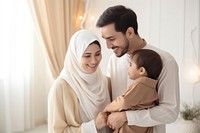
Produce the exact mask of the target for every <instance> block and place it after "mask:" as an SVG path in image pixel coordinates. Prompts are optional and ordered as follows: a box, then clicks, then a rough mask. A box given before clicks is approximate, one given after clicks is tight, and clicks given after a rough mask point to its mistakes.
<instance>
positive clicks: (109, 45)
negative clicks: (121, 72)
mask: <svg viewBox="0 0 200 133" xmlns="http://www.w3.org/2000/svg"><path fill="white" fill-rule="evenodd" d="M106 44H107V48H108V49H111V48H112V47H113V44H112V43H111V42H109V41H106Z"/></svg>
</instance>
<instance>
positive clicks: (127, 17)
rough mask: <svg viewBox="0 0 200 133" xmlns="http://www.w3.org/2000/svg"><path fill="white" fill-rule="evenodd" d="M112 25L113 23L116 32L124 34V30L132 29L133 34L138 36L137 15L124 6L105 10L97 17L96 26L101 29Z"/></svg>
mask: <svg viewBox="0 0 200 133" xmlns="http://www.w3.org/2000/svg"><path fill="white" fill-rule="evenodd" d="M112 23H114V25H115V30H116V31H117V32H122V33H124V34H125V33H126V30H127V29H128V28H129V27H132V28H133V29H134V32H135V34H138V23H137V15H136V14H135V12H134V11H133V10H131V9H129V8H126V7H125V6H122V5H117V6H112V7H109V8H107V9H106V10H105V11H104V12H103V14H102V15H101V16H100V17H99V19H98V21H97V23H96V26H97V27H103V26H105V25H108V24H112Z"/></svg>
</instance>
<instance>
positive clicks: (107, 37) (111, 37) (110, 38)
mask: <svg viewBox="0 0 200 133" xmlns="http://www.w3.org/2000/svg"><path fill="white" fill-rule="evenodd" d="M113 37H114V36H109V37H104V36H102V38H104V39H111V38H113Z"/></svg>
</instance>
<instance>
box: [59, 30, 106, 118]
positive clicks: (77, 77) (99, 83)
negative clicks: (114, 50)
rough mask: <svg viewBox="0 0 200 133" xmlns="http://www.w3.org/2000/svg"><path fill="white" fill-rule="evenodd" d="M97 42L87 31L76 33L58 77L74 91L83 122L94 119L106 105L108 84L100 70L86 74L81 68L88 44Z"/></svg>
mask: <svg viewBox="0 0 200 133" xmlns="http://www.w3.org/2000/svg"><path fill="white" fill-rule="evenodd" d="M94 41H99V40H98V38H97V37H96V36H95V35H94V34H93V33H92V32H91V31H89V30H80V31H78V32H76V33H75V34H74V35H73V36H72V38H71V40H70V44H69V48H68V51H67V54H66V57H65V61H64V68H63V70H62V71H61V74H60V77H61V78H63V79H64V80H66V81H67V82H68V83H69V85H70V86H71V87H72V89H73V90H74V91H75V93H76V95H77V97H78V100H79V102H80V107H81V109H82V111H83V113H84V116H85V118H84V119H85V120H83V121H88V120H92V119H94V118H95V116H96V115H97V113H98V112H99V111H102V109H103V108H104V107H105V105H106V104H107V103H108V101H107V99H108V98H107V92H108V83H107V79H106V77H105V76H104V75H103V74H102V72H101V70H100V68H99V67H98V68H97V70H96V71H95V72H94V73H92V74H86V73H85V72H84V71H83V69H82V68H81V65H80V63H81V58H82V55H83V53H84V52H85V50H86V48H87V47H88V46H89V44H90V43H92V42H94Z"/></svg>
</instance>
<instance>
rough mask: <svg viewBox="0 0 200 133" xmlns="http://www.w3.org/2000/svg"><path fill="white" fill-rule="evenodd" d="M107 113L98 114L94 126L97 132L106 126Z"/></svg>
mask: <svg viewBox="0 0 200 133" xmlns="http://www.w3.org/2000/svg"><path fill="white" fill-rule="evenodd" d="M107 119H108V113H105V112H100V113H99V114H98V115H97V117H96V119H95V126H96V128H97V130H100V129H102V128H103V127H105V126H107Z"/></svg>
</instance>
